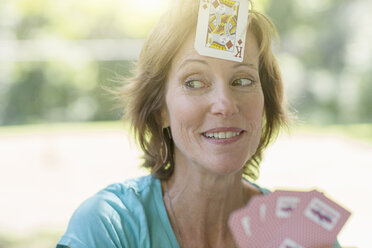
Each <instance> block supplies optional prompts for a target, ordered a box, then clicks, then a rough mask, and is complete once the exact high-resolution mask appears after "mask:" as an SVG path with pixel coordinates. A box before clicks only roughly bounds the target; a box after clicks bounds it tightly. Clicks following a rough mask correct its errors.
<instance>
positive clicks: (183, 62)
mask: <svg viewBox="0 0 372 248" xmlns="http://www.w3.org/2000/svg"><path fill="white" fill-rule="evenodd" d="M194 39H195V36H193V35H190V36H189V37H188V39H187V40H185V42H184V43H183V45H182V47H181V49H180V51H179V52H178V53H177V55H176V57H175V58H174V60H173V62H172V65H171V69H170V71H169V74H168V81H167V90H166V110H165V111H164V116H165V120H164V121H165V124H166V125H167V124H168V125H170V127H171V130H172V136H173V141H174V144H175V153H174V156H175V163H176V167H178V166H193V168H198V169H203V170H207V171H208V172H213V173H216V174H219V175H227V174H231V173H235V172H238V171H239V170H241V169H242V168H243V166H244V164H245V163H246V161H247V160H248V159H249V158H251V156H252V155H253V154H254V153H255V151H256V149H257V146H258V144H259V141H260V137H261V129H262V116H263V109H264V96H263V92H262V89H261V82H260V78H259V73H258V66H259V54H258V46H257V42H256V39H255V37H254V36H253V34H252V33H248V34H247V39H246V47H245V52H244V53H245V55H244V61H243V62H242V63H239V62H233V61H227V60H221V59H217V58H211V57H206V56H201V55H199V54H198V53H197V52H196V50H195V49H194Z"/></svg>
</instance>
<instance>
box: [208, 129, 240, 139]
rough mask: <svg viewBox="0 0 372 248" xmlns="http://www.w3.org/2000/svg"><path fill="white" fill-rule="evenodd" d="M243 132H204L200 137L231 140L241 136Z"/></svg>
mask: <svg viewBox="0 0 372 248" xmlns="http://www.w3.org/2000/svg"><path fill="white" fill-rule="evenodd" d="M243 132H244V131H243V130H242V131H238V132H236V131H226V132H205V133H202V135H203V136H204V137H206V138H208V139H215V140H224V139H231V138H234V137H237V136H239V135H241V134H242V133H243Z"/></svg>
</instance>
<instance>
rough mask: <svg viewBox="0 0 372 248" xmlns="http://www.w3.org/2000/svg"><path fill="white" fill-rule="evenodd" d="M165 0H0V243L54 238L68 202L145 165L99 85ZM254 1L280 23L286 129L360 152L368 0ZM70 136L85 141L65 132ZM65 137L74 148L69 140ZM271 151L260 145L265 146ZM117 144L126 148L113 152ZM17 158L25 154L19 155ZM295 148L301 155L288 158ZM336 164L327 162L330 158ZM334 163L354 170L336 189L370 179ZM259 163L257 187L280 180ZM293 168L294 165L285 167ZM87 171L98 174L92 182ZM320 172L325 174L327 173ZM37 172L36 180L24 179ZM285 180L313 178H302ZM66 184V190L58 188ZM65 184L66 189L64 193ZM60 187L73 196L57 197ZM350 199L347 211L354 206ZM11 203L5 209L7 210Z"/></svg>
mask: <svg viewBox="0 0 372 248" xmlns="http://www.w3.org/2000/svg"><path fill="white" fill-rule="evenodd" d="M166 3H167V1H166V0H136V1H134V0H120V1H119V0H105V1H104V0H89V1H88V0H79V1H75V0H64V1H57V0H1V1H0V171H2V172H1V173H2V175H3V176H2V177H1V178H0V179H1V181H0V193H1V194H3V195H5V196H6V197H4V198H3V199H2V200H0V211H1V212H2V213H3V214H1V215H0V247H1V248H3V247H26V246H27V247H53V245H54V243H55V242H56V240H57V239H58V237H59V236H60V235H61V233H62V232H63V231H64V230H65V227H66V226H65V225H66V224H67V221H68V218H69V216H70V215H71V213H72V211H73V209H75V208H76V207H77V206H78V204H79V203H80V202H81V201H82V200H83V199H84V198H86V197H87V196H89V195H91V194H93V193H94V192H96V191H97V190H99V189H100V188H102V187H104V186H105V185H107V184H108V183H112V182H114V181H115V180H121V179H122V178H128V177H131V176H138V175H140V174H143V173H145V172H144V171H141V170H140V169H132V168H131V167H129V165H128V161H130V163H136V164H139V163H140V161H139V160H138V157H139V156H140V152H139V151H138V150H137V149H136V148H135V146H131V145H130V146H128V145H127V143H122V142H124V141H125V142H127V141H126V140H128V138H127V128H126V126H125V125H123V124H120V123H119V122H118V120H119V119H120V118H121V115H122V112H123V110H120V109H115V108H114V105H115V102H114V101H113V99H112V97H111V96H110V95H109V94H108V93H107V92H106V91H105V90H103V87H111V86H115V85H117V83H118V81H119V80H120V78H121V77H123V76H124V77H125V76H128V75H129V73H130V68H131V66H132V64H133V62H135V60H136V58H137V56H138V54H139V52H140V49H141V45H142V43H143V39H144V38H145V37H146V35H147V33H148V31H149V30H150V29H151V27H152V25H153V24H154V21H155V20H156V19H157V18H158V17H159V15H160V14H161V12H162V10H164V8H165V5H166ZM255 4H256V6H255V7H256V8H258V9H260V10H262V11H264V12H265V13H267V14H268V15H269V16H270V17H271V19H272V20H273V22H274V23H275V25H276V27H277V29H278V31H279V35H280V40H281V44H280V49H278V47H277V46H276V47H275V48H276V50H277V55H278V59H279V63H280V65H281V68H282V72H283V78H284V82H285V87H286V88H285V90H286V93H287V100H288V102H289V105H290V107H291V109H292V111H294V112H296V115H297V117H298V122H297V125H296V126H295V127H294V136H295V138H301V141H303V140H304V139H305V140H307V138H308V137H315V138H314V140H315V141H314V140H313V139H312V138H311V140H310V141H309V140H308V142H310V143H308V144H315V145H314V146H317V144H319V143H324V141H325V140H326V141H327V140H328V141H329V140H331V141H330V142H331V143H329V146H337V144H338V143H339V141H340V139H341V140H342V142H345V143H348V144H355V146H353V148H354V147H356V151H359V150H363V151H364V150H365V151H366V152H365V154H370V152H371V151H372V145H371V144H372V125H371V123H372V107H371V106H372V97H371V96H372V83H371V78H372V46H371V44H370V41H371V40H372V28H371V27H372V16H371V14H370V13H371V10H372V2H371V1H368V0H354V1H347V0H301V1H298V0H297V1H296V0H281V1H272V0H256V1H255ZM77 137H80V138H81V140H84V139H85V140H86V139H88V140H89V142H91V143H89V144H88V143H84V142H82V141H81V140H76V139H77ZM92 137H96V139H92ZM304 137H305V138H304ZM116 139H118V140H116ZM287 139H288V138H286V137H284V138H283V139H280V140H281V143H279V144H282V146H281V147H282V149H291V147H289V148H288V147H285V144H287V143H286V142H287V141H288V140H287ZM56 140H57V141H56ZM112 140H114V141H115V142H116V143H115V142H112ZM123 140H124V141H123ZM97 141H98V143H101V144H105V146H102V147H94V148H92V149H93V150H94V149H96V151H97V152H96V153H94V152H92V151H93V150H89V149H90V147H89V146H90V145H91V144H92V143H95V142H97ZM313 141H314V143H311V142H313ZM63 142H66V143H63ZM69 142H70V143H69ZM79 142H81V143H79ZM332 142H333V143H332ZM353 142H354V143H353ZM129 143H130V142H129ZM76 144H79V145H76ZM283 144H284V145H283ZM74 145H76V149H75V150H68V149H70V148H71V147H74ZM110 145H111V146H110ZM114 146H115V148H114ZM110 147H112V149H111V148H110ZM283 147H284V148H283ZM360 147H362V148H360ZM31 148H32V149H36V150H35V151H33V150H32V149H31ZM329 148H330V147H324V149H329ZM359 148H360V149H359ZM22 149H23V150H22ZM84 149H85V150H84ZM124 149H126V150H125V151H124ZM340 149H341V150H335V154H340V151H341V153H342V151H344V150H342V149H349V148H348V147H347V148H340ZM350 149H352V148H350ZM350 149H349V150H350ZM31 150H32V151H33V152H31ZM273 150H274V151H273V152H272V153H271V154H275V149H273ZM330 150H332V149H330ZM56 151H58V152H56ZM27 152H30V153H32V154H33V155H34V157H32V156H31V155H30V156H28V155H27ZM74 152H75V153H74ZM62 153H63V154H64V155H63V156H66V157H68V156H70V157H74V156H76V157H78V156H86V157H92V156H93V154H96V155H97V154H100V155H101V156H102V157H99V158H97V157H94V158H92V159H91V160H89V161H85V163H86V165H84V166H85V167H82V168H84V169H79V168H80V167H79V166H80V165H79V163H80V162H76V161H71V160H68V159H65V157H63V158H62V155H61V154H62ZM56 154H57V155H56ZM123 154H126V155H128V157H130V156H131V158H130V159H128V157H127V158H123ZM323 155H324V154H323ZM328 155H329V156H333V155H331V153H329V154H328ZM272 156H274V155H272ZM289 156H292V155H289ZM304 156H305V155H304ZM324 156H326V155H324ZM336 156H337V155H336ZM351 156H352V155H351ZM361 156H364V155H361ZM22 157H23V159H24V160H25V161H26V162H25V161H24V160H22V161H21V160H20V159H21V158H22ZM119 157H120V159H117V160H115V159H114V158H119ZM312 157H317V155H316V154H313V155H312ZM270 158H273V157H270V156H269V155H268V159H267V160H268V161H270ZM301 159H304V157H301V158H299V161H301ZM97 161H98V162H97ZM322 161H327V159H324V158H322ZM350 161H353V160H352V159H351V160H350ZM106 163H110V164H114V165H115V166H116V167H115V169H112V168H111V167H110V168H111V169H112V170H114V172H113V171H110V170H108V171H107V172H105V173H106V174H105V173H104V176H102V167H104V166H107V164H106ZM267 163H268V162H267ZM282 163H285V162H282ZM123 164H126V166H128V167H125V166H122V165H123ZM72 165H73V166H72ZM93 165H94V166H96V167H94V166H93ZM359 165H361V167H355V168H354V170H359V172H360V174H357V175H364V174H365V173H367V172H368V173H369V172H370V166H371V165H372V159H371V155H370V156H368V155H366V157H365V159H364V160H363V161H361V162H360V163H359ZM90 166H92V167H90ZM133 166H135V165H133V164H132V167H133ZM66 168H67V169H66ZM91 168H95V169H91ZM100 168H101V169H100ZM266 168H270V166H267V167H266ZM318 168H320V167H318ZM335 168H336V169H335V170H336V171H335V172H336V173H337V170H338V169H337V168H338V167H337V164H336V166H335ZM343 168H344V171H345V174H342V173H341V175H344V176H345V177H341V176H339V175H338V177H339V181H337V182H335V184H334V185H338V184H337V183H339V184H340V185H341V184H342V183H345V184H346V182H350V180H351V179H353V180H356V181H355V182H356V183H357V184H358V183H359V184H358V185H355V186H356V187H355V188H352V189H345V190H346V191H347V190H350V191H351V192H355V191H354V190H362V189H363V190H364V189H366V188H372V187H370V186H371V185H370V184H368V185H367V184H363V183H361V181H359V182H358V178H355V177H357V175H355V177H354V178H352V176H351V175H352V173H351V172H350V171H352V169H351V164H347V165H345V167H343ZM13 170H14V171H13ZM283 170H285V169H283ZM283 170H282V172H283ZM347 171H349V172H350V173H351V174H349V176H350V177H349V176H348V175H347V173H346V172H347ZM79 173H81V174H79ZM265 173H266V172H262V180H261V182H262V184H264V186H265V185H268V186H270V187H276V186H278V185H280V184H281V185H286V184H285V182H283V181H282V182H280V181H278V182H276V181H275V183H273V179H272V178H270V176H268V177H266V178H265ZM267 173H269V172H267ZM295 173H296V172H295V171H293V175H296V174H295ZM74 174H78V175H79V177H78V176H74ZM114 174H115V176H113V175H114ZM97 175H98V176H100V177H101V178H104V180H101V181H99V182H98V181H97V180H98V179H97ZM315 176H316V175H315ZM329 176H330V177H329V180H332V179H331V178H332V175H329ZM336 176H337V174H336ZM269 178H270V180H269ZM273 178H274V177H273ZM271 179H272V180H271ZM319 180H320V179H319ZM329 180H328V181H329ZM324 181H327V180H326V179H324ZM37 182H38V183H40V185H38V186H35V185H36V183H37ZM87 182H88V183H87ZM315 182H316V180H315ZM322 182H323V181H319V185H321V186H322V187H323V189H325V190H326V191H327V192H329V191H331V192H332V193H333V195H340V197H343V196H344V195H345V190H343V189H342V190H341V189H340V187H334V188H333V187H332V183H331V184H326V183H325V184H324V185H322ZM353 182H354V181H353ZM363 182H364V181H363ZM368 182H369V181H368ZM22 183H23V184H22ZM30 184H31V185H34V184H35V185H34V186H35V187H30ZM66 184H67V185H66ZM52 185H53V186H52ZM87 185H88V186H87ZM89 185H90V186H89ZM91 185H93V186H91ZM290 185H293V186H296V187H301V186H302V187H305V186H307V185H309V187H310V185H316V184H315V183H314V181H313V182H309V184H306V183H305V184H299V183H296V182H292V184H290ZM66 188H67V189H68V190H67V191H66V192H67V193H63V192H64V190H65V189H66ZM25 189H29V190H30V189H32V190H33V191H30V192H29V193H27V194H28V195H30V194H31V195H32V194H33V193H34V192H35V190H38V191H40V192H44V191H48V190H49V191H50V192H49V191H48V192H49V193H50V194H42V195H41V196H38V197H36V196H34V197H31V196H28V198H27V197H26V198H27V201H26V200H25V201H20V200H18V201H17V200H15V198H19V197H21V196H19V195H23V194H24V192H25V191H24V190H25ZM79 189H80V191H79ZM61 192H62V193H61ZM74 192H75V193H76V192H77V194H76V195H74V196H73V197H72V196H71V194H73V193H74ZM360 192H361V191H360ZM368 192H370V191H368ZM352 195H353V194H352V193H350V198H347V199H344V200H343V199H342V198H341V199H339V200H340V201H341V202H342V203H344V204H345V205H350V204H352V203H354V202H359V204H360V205H362V204H364V205H366V203H365V200H362V199H356V198H353V197H352ZM50 197H52V198H50ZM53 197H55V198H53ZM21 198H22V197H21ZM71 198H72V199H73V200H70V203H66V201H68V200H69V199H71ZM48 199H49V200H48ZM50 199H53V200H52V202H53V203H54V205H53V203H50V201H51V200H50ZM35 201H37V203H34V202H35ZM23 204H24V205H23ZM29 204H31V205H32V204H34V205H33V208H32V207H31V209H34V210H35V211H36V212H37V211H38V210H39V212H40V211H41V213H39V214H41V215H43V214H46V215H45V216H44V217H45V218H44V219H43V218H41V219H39V220H40V221H37V220H34V219H30V220H29V221H27V220H28V219H29V218H30V215H33V213H34V212H29V213H28V214H27V216H24V217H20V216H19V215H20V214H19V213H20V212H23V211H25V209H24V208H27V206H29ZM48 204H50V205H48ZM64 204H66V205H64ZM14 205H17V207H13V206H14ZM20 205H22V206H20ZM57 205H58V207H57ZM41 206H43V207H44V208H43V207H41ZM45 206H47V208H48V209H49V210H50V209H52V210H53V209H57V208H58V209H59V208H60V211H59V212H58V211H52V210H51V212H50V213H45V211H44V210H43V209H45ZM358 206H359V205H356V207H355V209H352V210H354V211H356V208H358ZM350 208H351V207H350ZM361 211H362V210H361ZM10 212H13V213H14V215H12V214H8V213H10ZM61 213H63V214H61ZM48 214H49V215H48ZM56 215H58V216H56ZM17 216H18V218H17ZM2 218H3V219H2ZM365 218H367V219H368V218H370V219H368V220H372V218H371V216H370V215H369V216H363V215H362V216H360V219H365ZM358 220H359V219H358ZM365 220H366V219H365ZM23 221H25V224H22V223H23ZM350 225H351V226H352V228H351V227H350V229H348V231H345V233H343V236H342V237H341V241H344V242H345V243H346V244H348V245H359V247H362V246H365V247H368V246H367V243H368V242H369V241H368V240H367V239H363V238H361V237H360V236H358V235H357V233H363V232H366V230H363V228H362V226H360V227H358V225H357V224H355V225H352V224H350ZM358 228H360V229H358ZM368 244H369V246H371V245H372V244H371V243H368Z"/></svg>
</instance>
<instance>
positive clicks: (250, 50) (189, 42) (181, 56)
mask: <svg viewBox="0 0 372 248" xmlns="http://www.w3.org/2000/svg"><path fill="white" fill-rule="evenodd" d="M194 42H195V33H192V34H190V35H189V36H188V37H187V39H185V40H184V42H183V44H182V46H181V48H180V50H179V51H178V52H177V54H176V56H175V57H174V59H173V61H172V66H176V67H177V65H179V64H181V63H182V62H183V61H184V60H186V59H188V58H193V59H198V58H202V59H205V60H219V61H221V62H224V63H225V64H226V63H231V64H232V65H234V64H239V63H240V62H235V61H230V60H221V59H217V58H212V57H207V56H202V55H199V53H198V52H197V51H196V50H195V48H194ZM242 63H249V64H253V65H256V66H257V67H258V63H259V48H258V44H257V40H256V37H255V36H254V35H253V33H252V32H249V31H248V32H247V37H246V41H245V50H244V59H243V62H242Z"/></svg>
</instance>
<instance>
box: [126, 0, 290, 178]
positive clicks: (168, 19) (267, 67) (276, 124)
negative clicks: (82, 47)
mask: <svg viewBox="0 0 372 248" xmlns="http://www.w3.org/2000/svg"><path fill="white" fill-rule="evenodd" d="M251 6H252V5H251ZM198 10H199V0H174V1H173V4H172V6H171V8H170V9H169V10H168V11H166V12H165V14H164V15H163V16H162V18H161V19H160V20H159V22H158V23H157V24H156V25H155V27H154V28H153V29H152V31H151V33H150V34H149V36H148V37H147V39H146V41H145V43H144V45H143V48H142V51H141V53H140V56H139V59H138V62H137V64H136V67H135V71H134V75H133V77H131V78H129V79H127V80H126V82H127V83H126V84H125V85H124V87H122V88H121V89H120V91H119V97H120V99H122V100H124V101H125V113H126V117H127V118H129V120H130V121H131V125H132V130H133V132H134V134H135V138H136V139H137V140H138V142H139V144H140V146H141V149H142V150H143V152H144V160H145V161H144V164H143V166H144V167H146V168H150V169H151V173H152V174H153V175H155V176H157V177H159V178H161V179H166V178H169V177H170V176H171V175H172V173H173V169H174V163H173V141H172V139H171V137H170V135H169V134H168V132H169V130H168V131H167V130H166V129H165V128H163V123H162V109H163V108H164V105H165V90H166V82H167V75H168V71H169V69H170V65H171V62H172V59H173V58H174V56H175V55H176V53H177V52H178V50H179V48H180V46H181V45H182V41H183V40H185V39H186V37H187V36H188V35H190V33H191V32H193V31H195V27H196V22H197V18H198ZM248 30H249V31H251V32H252V33H253V34H254V35H255V37H256V39H257V42H258V45H259V49H260V53H259V54H260V65H259V75H260V80H261V85H262V90H263V94H264V99H265V103H264V113H265V116H264V124H263V132H262V136H261V140H260V144H259V146H258V148H257V151H256V153H255V154H254V155H253V156H252V157H251V158H250V159H249V160H248V161H247V163H246V164H245V167H244V176H246V177H249V178H251V179H253V180H255V179H257V178H258V175H259V164H260V162H261V160H262V153H263V151H264V149H265V148H266V147H267V145H268V144H269V143H270V142H271V141H272V140H274V139H275V138H276V135H277V133H278V131H279V129H280V127H281V126H282V125H283V124H285V123H286V121H287V113H286V110H285V108H284V103H283V102H284V100H283V84H282V78H281V73H280V69H279V66H278V64H277V61H276V58H275V56H274V54H273V52H272V49H271V46H272V36H277V32H276V29H275V27H274V25H273V24H272V22H271V21H270V20H269V19H268V18H267V17H266V16H265V15H263V14H261V13H259V12H257V11H255V10H253V8H251V10H250V11H249V24H248Z"/></svg>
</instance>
